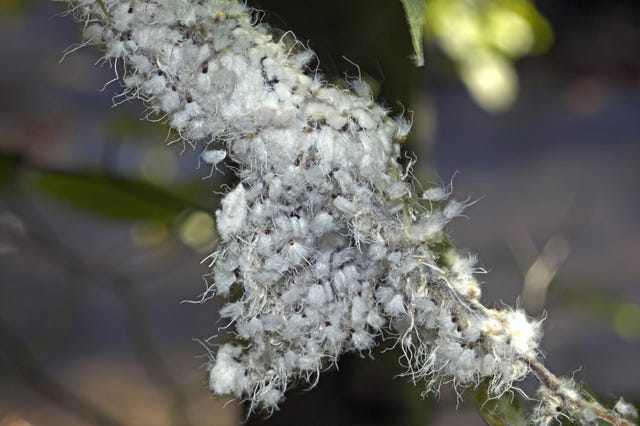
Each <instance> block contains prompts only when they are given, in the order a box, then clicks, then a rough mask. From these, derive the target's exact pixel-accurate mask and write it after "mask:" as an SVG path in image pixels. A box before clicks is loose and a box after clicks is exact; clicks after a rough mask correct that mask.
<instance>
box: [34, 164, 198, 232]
mask: <svg viewBox="0 0 640 426" xmlns="http://www.w3.org/2000/svg"><path fill="white" fill-rule="evenodd" d="M30 182H31V184H32V186H33V187H34V188H35V189H37V190H39V191H42V192H44V193H46V194H48V195H50V196H53V197H55V198H57V199H59V200H62V201H64V202H66V203H68V204H71V205H73V206H75V207H77V208H80V209H82V210H86V211H88V212H91V213H97V214H100V215H103V216H107V217H111V218H118V219H158V220H171V219H173V218H175V217H176V216H177V215H178V214H179V213H180V212H182V211H183V210H185V209H187V208H201V207H200V206H197V205H195V203H194V202H192V201H190V200H187V199H184V198H182V197H180V196H177V195H175V194H173V193H171V192H169V191H167V190H165V189H163V188H160V187H158V186H156V185H152V184H149V183H146V182H143V181H139V180H133V179H128V178H124V177H111V176H105V175H103V174H99V173H95V172H62V171H55V170H53V171H52V170H38V171H37V172H35V175H34V176H33V178H32V179H31V181H30Z"/></svg>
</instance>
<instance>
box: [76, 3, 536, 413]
mask: <svg viewBox="0 0 640 426" xmlns="http://www.w3.org/2000/svg"><path fill="white" fill-rule="evenodd" d="M103 3H104V5H105V7H106V9H107V10H108V13H109V15H110V19H109V20H108V21H107V20H104V19H103V17H101V14H102V11H101V9H100V8H99V7H98V5H97V2H95V0H81V1H78V2H76V3H75V4H76V5H77V8H76V10H75V13H76V15H77V18H78V19H79V20H81V21H83V22H85V23H86V25H85V36H86V38H87V41H88V42H93V43H100V44H104V45H105V46H106V55H105V58H106V59H109V60H112V61H114V62H121V63H123V64H124V66H125V69H126V76H125V77H124V84H125V86H126V90H127V95H128V96H130V97H140V98H142V99H144V100H145V102H146V103H147V105H148V106H149V108H150V109H151V110H152V111H153V112H155V113H156V114H157V115H158V116H160V117H162V118H163V119H165V120H166V121H167V122H168V123H169V125H170V126H171V127H172V128H173V129H174V130H175V131H176V132H177V134H178V135H179V138H181V139H182V140H184V141H186V142H189V143H192V144H195V143H197V142H198V141H205V142H207V143H210V142H211V141H216V143H221V144H222V146H221V147H219V149H218V148H216V149H208V148H207V150H205V151H203V152H202V154H201V160H202V161H204V162H206V163H208V164H211V166H212V167H215V166H216V165H218V164H219V163H220V162H221V161H223V160H229V161H230V164H232V168H233V170H234V171H235V173H236V174H237V176H238V178H239V179H240V183H239V184H237V185H236V186H235V187H234V188H233V189H231V190H230V191H229V192H228V193H227V194H226V195H225V197H224V198H223V200H222V203H221V204H222V205H221V208H220V209H219V210H218V211H217V212H216V219H217V229H218V234H219V235H220V238H221V242H220V244H219V245H218V247H217V248H216V251H215V253H213V254H212V255H211V257H210V258H211V259H213V260H214V261H213V262H212V264H211V266H212V272H211V276H210V278H212V280H211V284H210V286H209V287H208V288H207V289H206V291H205V293H204V295H203V300H204V299H208V298H209V297H210V296H211V295H212V294H218V295H221V296H223V297H228V298H229V300H228V302H227V304H226V305H225V306H224V307H223V308H222V310H221V311H220V315H221V316H222V317H224V318H227V319H228V320H229V323H230V324H233V331H234V333H235V335H236V336H237V338H238V339H239V341H238V342H237V343H227V344H224V345H222V346H220V348H219V349H218V350H217V353H216V354H215V355H213V356H212V360H211V365H210V370H211V371H210V386H211V388H212V390H213V391H214V392H215V393H216V394H232V395H235V396H236V397H238V398H246V399H248V400H250V401H251V402H252V404H253V405H252V408H254V407H256V406H263V407H266V408H267V409H274V408H275V407H276V406H277V404H278V403H279V402H280V401H281V400H282V398H283V395H284V392H285V391H286V389H287V387H288V386H289V384H290V383H291V382H292V381H294V380H296V379H303V380H306V381H307V382H309V383H311V384H313V383H315V382H316V381H317V379H318V375H319V372H320V371H321V370H322V369H324V368H326V367H327V366H328V365H330V364H331V363H334V362H336V361H337V359H338V357H339V356H340V355H341V354H343V353H344V352H346V351H351V350H354V351H360V352H362V351H368V350H370V349H371V348H372V347H373V346H374V345H375V344H376V343H377V341H378V340H379V339H377V338H378V337H379V336H380V335H382V334H384V335H387V336H395V337H396V338H397V339H398V342H399V343H400V344H401V347H402V348H403V350H404V353H405V357H406V360H405V361H406V364H407V366H408V368H409V371H410V374H412V375H413V378H414V379H425V381H426V385H427V387H428V388H429V389H437V388H438V387H439V385H440V383H441V382H443V381H453V382H454V383H455V384H460V385H466V384H471V383H477V382H478V381H479V380H481V379H482V378H484V377H493V382H492V385H491V391H492V392H494V393H499V392H502V391H504V390H505V389H507V388H508V387H509V386H510V384H511V382H512V381H514V380H518V379H520V378H522V377H523V376H524V375H525V374H526V373H527V371H528V367H527V365H526V364H525V363H524V362H523V361H522V360H521V358H522V355H524V354H529V355H530V354H532V353H533V352H534V351H535V349H536V346H537V341H538V338H539V332H538V326H537V324H535V323H532V322H530V321H529V320H527V319H526V317H524V315H523V314H522V313H521V312H519V311H493V310H489V309H486V308H484V307H483V306H482V305H480V304H479V303H478V301H477V299H478V297H479V295H480V290H479V287H478V284H477V282H476V280H475V278H474V277H473V272H474V271H473V263H474V262H473V258H461V257H460V258H458V257H455V256H454V257H453V258H451V259H449V260H448V261H447V262H443V259H441V258H440V254H439V253H437V252H435V251H432V250H431V249H430V244H432V243H433V242H437V241H440V239H441V238H442V232H443V228H444V227H445V225H446V224H447V223H448V221H449V220H450V219H452V218H453V217H455V216H458V215H460V214H461V213H462V211H463V209H464V207H465V203H463V202H458V201H455V200H451V201H446V200H447V198H448V196H449V193H450V190H449V189H447V188H440V189H430V190H427V191H426V192H425V193H424V194H423V196H422V197H419V196H417V195H416V194H415V191H414V189H413V187H412V185H410V184H409V183H408V182H407V180H406V178H407V174H408V172H407V171H406V169H404V168H403V167H401V165H400V164H399V162H398V159H399V154H400V147H399V145H398V142H399V141H402V140H404V139H405V138H406V135H407V134H408V132H409V129H410V126H411V123H410V120H407V119H405V118H395V119H394V118H392V117H389V116H388V115H387V112H386V111H385V110H384V109H383V108H382V107H380V106H379V105H377V104H375V103H374V102H373V99H372V98H371V94H370V93H371V92H370V90H369V89H368V87H367V86H366V85H365V84H364V83H363V82H361V81H359V80H355V81H354V82H353V84H352V89H353V90H342V89H339V88H336V87H333V86H330V85H327V84H326V83H324V82H323V81H322V76H321V75H319V74H317V73H315V74H314V73H312V72H310V71H309V70H308V69H307V68H305V65H306V64H308V63H309V61H310V60H311V59H312V58H313V53H312V52H310V51H309V50H306V49H304V48H302V47H300V46H298V47H296V48H291V47H290V46H289V47H288V46H286V45H285V43H284V42H283V41H282V40H274V39H273V38H272V36H271V35H269V33H268V31H267V28H266V27H265V26H264V25H259V24H257V25H256V23H255V22H254V20H253V18H252V15H251V11H250V10H249V9H247V8H246V7H245V6H243V5H241V4H240V3H236V2H234V1H228V0H225V1H222V0H210V1H206V0H205V1H188V0H161V1H160V0H159V1H136V2H131V1H123V0H103ZM438 203H440V204H438ZM439 205H443V208H442V209H440V208H439V207H437V206H439ZM514 324H516V325H514Z"/></svg>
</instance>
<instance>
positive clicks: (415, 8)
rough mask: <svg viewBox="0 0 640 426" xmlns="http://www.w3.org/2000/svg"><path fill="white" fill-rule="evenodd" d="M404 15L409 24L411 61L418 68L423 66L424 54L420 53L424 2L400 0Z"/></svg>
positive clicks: (423, 0) (421, 0) (419, 0)
mask: <svg viewBox="0 0 640 426" xmlns="http://www.w3.org/2000/svg"><path fill="white" fill-rule="evenodd" d="M401 1H402V6H403V7H404V13H405V14H406V16H407V23H408V24H409V33H410V34H411V43H412V44H413V51H414V58H413V61H414V62H415V64H416V65H417V66H419V67H421V66H423V65H424V54H423V52H422V33H423V31H424V9H425V0H401Z"/></svg>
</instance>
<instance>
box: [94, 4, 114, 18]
mask: <svg viewBox="0 0 640 426" xmlns="http://www.w3.org/2000/svg"><path fill="white" fill-rule="evenodd" d="M96 3H98V6H100V9H102V13H104V17H105V18H106V19H107V22H109V21H110V20H111V18H110V17H109V12H108V11H107V7H106V6H105V5H104V2H103V1H102V0H96Z"/></svg>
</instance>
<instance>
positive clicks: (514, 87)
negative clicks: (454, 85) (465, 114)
mask: <svg viewBox="0 0 640 426" xmlns="http://www.w3.org/2000/svg"><path fill="white" fill-rule="evenodd" d="M402 3H403V5H404V8H405V12H406V14H407V21H408V23H409V30H410V32H411V35H412V40H413V45H414V48H415V53H416V57H417V58H418V60H417V63H418V64H419V65H422V63H423V62H424V60H423V59H422V43H421V39H422V34H424V36H425V37H426V38H427V39H428V40H433V41H435V42H437V43H438V45H439V46H440V48H441V49H442V50H443V52H444V53H445V54H446V55H447V56H448V57H449V58H450V59H451V60H452V61H453V63H454V64H455V68H456V70H457V72H458V75H459V76H460V78H461V79H462V81H463V83H464V84H465V85H466V87H467V89H468V90H469V93H470V94H471V96H472V98H473V99H474V100H475V102H476V103H477V104H478V105H480V106H481V107H482V108H483V109H485V110H487V111H490V112H499V111H503V110H505V109H508V108H509V107H510V106H511V105H512V104H513V102H514V100H515V98H516V95H517V91H518V78H517V74H516V71H515V68H514V61H515V60H516V59H518V58H520V57H522V56H525V55H530V54H536V53H542V52H545V51H546V50H547V49H548V48H549V46H550V45H551V42H552V40H553V32H552V30H551V26H550V25H549V23H548V22H547V20H546V19H545V18H544V16H542V14H540V12H538V10H537V9H536V7H535V5H534V4H533V2H532V1H531V0H402Z"/></svg>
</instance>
